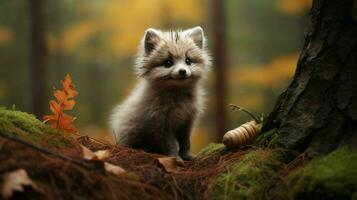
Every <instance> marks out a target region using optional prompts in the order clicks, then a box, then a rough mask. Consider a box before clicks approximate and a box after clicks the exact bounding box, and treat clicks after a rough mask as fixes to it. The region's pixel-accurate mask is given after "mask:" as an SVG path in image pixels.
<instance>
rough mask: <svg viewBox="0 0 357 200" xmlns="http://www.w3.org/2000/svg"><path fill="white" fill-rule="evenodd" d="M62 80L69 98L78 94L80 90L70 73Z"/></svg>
mask: <svg viewBox="0 0 357 200" xmlns="http://www.w3.org/2000/svg"><path fill="white" fill-rule="evenodd" d="M61 82H62V86H63V91H64V92H65V93H66V95H67V97H68V98H72V97H75V96H77V95H78V92H77V91H76V90H75V89H74V85H73V83H72V78H71V76H70V75H69V74H67V75H66V77H65V78H64V80H62V81H61Z"/></svg>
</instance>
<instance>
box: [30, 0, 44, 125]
mask: <svg viewBox="0 0 357 200" xmlns="http://www.w3.org/2000/svg"><path fill="white" fill-rule="evenodd" d="M30 13H31V53H32V55H31V62H32V63H31V65H32V70H31V71H32V77H31V78H32V92H33V98H32V104H33V111H34V114H35V115H36V116H37V117H39V118H40V117H42V116H43V114H44V104H45V96H46V95H45V94H46V93H45V92H46V88H45V60H46V59H45V58H46V38H45V29H44V2H43V0H31V1H30Z"/></svg>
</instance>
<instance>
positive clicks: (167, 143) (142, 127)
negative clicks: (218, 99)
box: [111, 27, 210, 160]
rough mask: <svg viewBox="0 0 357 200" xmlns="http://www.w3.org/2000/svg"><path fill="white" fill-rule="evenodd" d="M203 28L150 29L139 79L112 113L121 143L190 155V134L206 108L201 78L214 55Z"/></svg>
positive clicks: (139, 62) (142, 47)
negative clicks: (208, 46)
mask: <svg viewBox="0 0 357 200" xmlns="http://www.w3.org/2000/svg"><path fill="white" fill-rule="evenodd" d="M205 44H206V41H205V37H204V32H203V29H202V28H201V27H194V28H192V29H188V30H183V31H168V32H164V31H160V30H156V29H152V28H150V29H148V30H146V32H145V35H144V37H143V39H142V42H141V45H140V50H139V54H138V56H137V58H136V64H135V67H134V68H135V72H136V74H137V76H138V79H139V82H138V84H137V86H136V88H135V89H134V91H132V93H131V95H130V96H129V97H128V98H127V99H126V100H125V101H124V102H123V103H122V104H121V105H119V106H117V107H116V108H115V109H114V111H113V114H112V116H111V128H112V130H113V132H114V135H115V137H116V141H117V143H118V144H121V145H124V146H128V147H131V148H135V149H143V150H145V151H147V152H152V153H159V154H164V155H168V156H180V157H181V158H182V159H183V160H190V159H192V156H191V154H190V153H189V150H190V134H191V131H192V128H193V126H194V124H195V122H196V119H197V117H198V116H199V115H200V113H202V109H203V95H204V94H203V89H202V86H201V80H202V79H203V78H204V77H205V76H206V74H207V72H208V71H209V66H210V57H209V55H208V52H207V50H206V48H205Z"/></svg>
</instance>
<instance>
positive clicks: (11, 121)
mask: <svg viewBox="0 0 357 200" xmlns="http://www.w3.org/2000/svg"><path fill="white" fill-rule="evenodd" d="M0 132H1V133H3V134H13V135H16V136H18V137H21V138H24V139H28V140H30V141H31V142H33V143H43V141H46V138H49V137H51V140H48V144H49V145H50V146H59V147H61V146H72V144H71V142H70V141H69V140H70V139H71V137H63V132H61V131H59V130H56V129H53V128H51V127H50V126H48V125H46V124H45V123H43V122H41V121H40V120H38V119H37V118H36V117H35V116H34V115H31V114H28V113H26V112H21V111H17V110H8V109H6V108H4V107H0Z"/></svg>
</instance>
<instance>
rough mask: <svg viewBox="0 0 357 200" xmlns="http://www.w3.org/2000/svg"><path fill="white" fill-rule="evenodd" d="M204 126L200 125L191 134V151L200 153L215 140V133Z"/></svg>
mask: <svg viewBox="0 0 357 200" xmlns="http://www.w3.org/2000/svg"><path fill="white" fill-rule="evenodd" d="M210 133H211V132H210V131H209V130H208V129H207V128H206V127H203V126H198V127H196V128H195V129H194V130H193V134H192V135H191V152H192V153H194V154H195V153H198V152H199V151H200V150H201V149H202V148H203V147H205V146H206V145H207V144H209V143H211V142H212V141H213V138H212V136H213V134H210Z"/></svg>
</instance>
